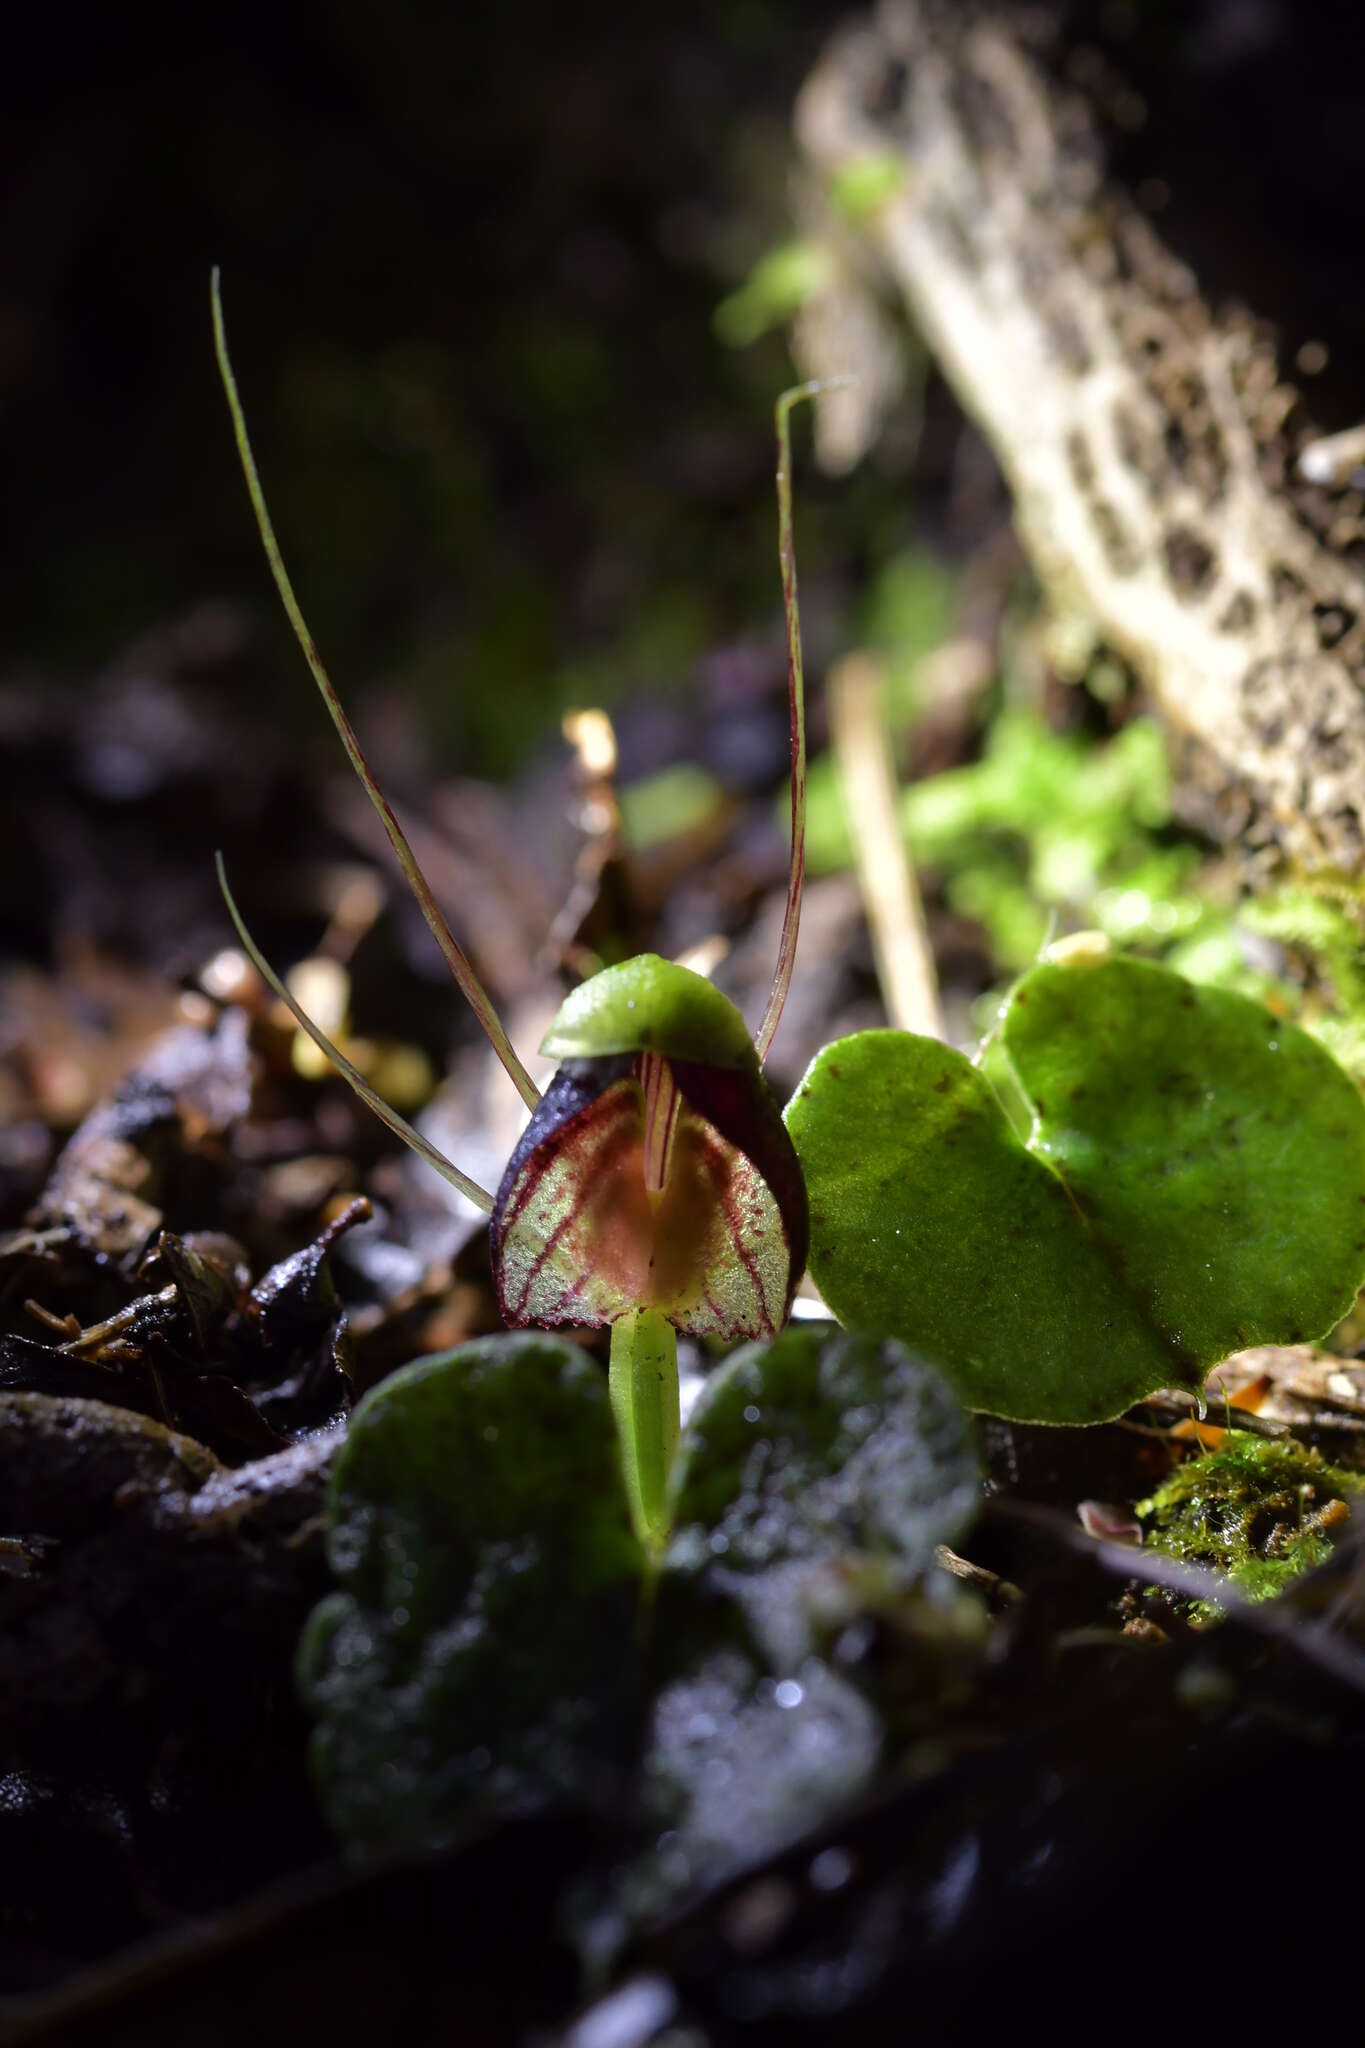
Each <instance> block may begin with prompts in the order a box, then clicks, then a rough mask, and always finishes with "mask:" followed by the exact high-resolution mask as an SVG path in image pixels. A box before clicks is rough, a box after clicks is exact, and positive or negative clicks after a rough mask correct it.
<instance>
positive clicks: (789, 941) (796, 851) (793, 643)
mask: <svg viewBox="0 0 1365 2048" xmlns="http://www.w3.org/2000/svg"><path fill="white" fill-rule="evenodd" d="M852 382H853V379H852V378H850V377H828V378H816V379H814V380H813V381H812V382H810V383H808V384H797V385H795V386H794V387H793V388H792V389H791V390H790V391H784V392H783V393H782V396H781V397H780V398H779V399H778V401H777V405H776V407H775V408H774V417H775V419H776V423H777V558H778V562H779V563H780V565H781V569H782V609H783V612H784V613H785V615H786V621H787V709H788V716H789V719H790V723H791V762H792V765H791V831H792V839H791V863H790V866H789V868H788V870H787V907H786V910H785V912H784V913H783V917H782V937H781V939H780V941H779V942H778V949H777V966H776V968H775V969H774V970H773V985H772V990H771V992H770V994H769V996H768V1007H767V1008H766V1009H765V1010H764V1012H763V1021H762V1022H761V1024H760V1025H759V1027H758V1030H757V1031H756V1032H755V1034H754V1045H755V1048H756V1050H757V1052H758V1057H759V1059H760V1060H765V1059H766V1058H767V1057H768V1048H769V1046H770V1045H771V1044H772V1042H773V1034H774V1032H775V1031H776V1030H777V1024H778V1019H779V1018H780V1017H781V1015H782V1005H783V1004H784V1003H785V1002H786V1000H787V990H788V989H789V988H790V987H791V978H792V969H793V968H794V967H795V965H796V935H797V931H798V928H799V926H800V923H801V893H802V890H803V888H804V886H805V880H806V685H805V674H804V671H803V669H802V665H801V609H800V605H799V603H798V601H797V594H796V542H795V538H794V536H793V533H792V479H791V470H792V445H791V424H790V421H791V411H792V407H793V406H794V405H799V404H800V402H801V400H802V399H803V398H818V397H819V395H820V393H821V392H822V391H836V390H839V389H841V388H842V387H843V386H844V385H846V384H850V383H852Z"/></svg>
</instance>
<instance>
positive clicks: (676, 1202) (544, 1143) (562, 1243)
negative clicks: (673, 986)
mask: <svg viewBox="0 0 1365 2048" xmlns="http://www.w3.org/2000/svg"><path fill="white" fill-rule="evenodd" d="M723 1000H724V999H723V998H721V997H717V1001H723ZM807 1236H808V1220H807V1212H806V1195H805V1187H804V1184H803V1182H802V1179H801V1174H800V1169H799V1167H798V1166H797V1162H796V1154H795V1152H794V1151H793V1149H792V1145H791V1141H790V1139H789V1138H788V1137H787V1133H786V1130H785V1128H784V1127H783V1123H782V1119H781V1115H780V1113H779V1111H778V1107H777V1104H776V1102H775V1100H774V1099H773V1097H772V1095H771V1094H770V1093H769V1090H768V1086H767V1083H766V1082H765V1081H764V1079H763V1076H762V1074H761V1073H760V1071H759V1068H758V1063H757V1060H756V1059H754V1058H753V1057H752V1055H751V1056H750V1061H749V1062H748V1063H747V1064H746V1065H745V1066H727V1067H713V1066H710V1065H707V1064H702V1063H700V1062H697V1061H690V1060H685V1059H678V1058H669V1057H668V1056H667V1055H666V1054H664V1053H661V1052H657V1051H649V1052H635V1053H630V1052H622V1053H611V1054H606V1055H602V1056H598V1057H596V1058H585V1059H568V1060H565V1062H564V1063H563V1065H562V1066H561V1067H560V1069H559V1072H558V1073H557V1074H556V1076H555V1078H554V1080H553V1081H552V1082H551V1084H550V1086H549V1088H548V1089H547V1090H546V1092H545V1095H544V1098H543V1099H542V1101H541V1104H540V1107H539V1108H538V1109H537V1111H536V1113H535V1115H534V1117H533V1118H532V1119H531V1122H530V1124H529V1125H528V1126H527V1129H526V1131H525V1133H524V1134H523V1136H522V1139H521V1142H520V1144H519V1145H518V1146H517V1149H516V1151H515V1152H514V1153H513V1155H512V1157H511V1159H510V1161H509V1162H508V1166H507V1171H506V1173H505V1174H504V1175H503V1179H502V1185H501V1186H500V1187H499V1189H498V1193H497V1198H496V1201H495V1203H494V1208H493V1217H492V1254H493V1278H494V1284H495V1286H496V1288H497V1291H498V1299H499V1304H500V1306H501V1309H502V1313H503V1316H504V1318H505V1319H506V1321H507V1322H508V1323H510V1324H512V1325H513V1326H514V1327H522V1326H525V1325H527V1324H537V1325H540V1326H542V1327H544V1326H548V1325H553V1324H561V1323H572V1324H579V1325H587V1326H589V1327H597V1326H600V1325H602V1324H604V1323H613V1322H615V1321H617V1319H618V1318H619V1317H621V1316H623V1315H626V1314H628V1313H630V1312H631V1311H632V1310H635V1309H640V1308H650V1309H654V1310H656V1311H657V1312H658V1313H659V1314H660V1315H663V1316H665V1317H667V1319H668V1321H669V1322H671V1323H672V1324H673V1325H674V1327H675V1328H676V1329H678V1330H681V1331H683V1332H685V1333H686V1334H688V1335H690V1336H707V1337H720V1338H723V1339H725V1340H727V1341H730V1342H733V1341H736V1340H738V1339H740V1338H747V1337H764V1336H770V1335H772V1334H774V1333H775V1332H776V1331H778V1330H779V1329H780V1328H781V1327H782V1325H783V1323H784V1322H785V1321H786V1318H787V1315H788V1313H789V1311H790V1308H791V1297H792V1294H793V1292H794V1290H795V1287H796V1283H797V1281H798V1280H799V1279H800V1276H801V1273H802V1271H803V1269H804V1266H805V1261H806V1245H807Z"/></svg>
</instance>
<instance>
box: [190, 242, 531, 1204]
mask: <svg viewBox="0 0 1365 2048" xmlns="http://www.w3.org/2000/svg"><path fill="white" fill-rule="evenodd" d="M212 299H213V342H214V348H215V350H216V352H217V356H218V369H219V373H220V375H221V377H222V380H223V390H224V391H225V392H226V394H227V402H228V410H229V412H230V413H231V415H232V431H233V434H234V435H235V437H236V441H237V453H238V455H239V456H240V458H241V464H242V471H243V474H244V475H245V477H246V486H247V490H248V492H249V493H250V496H251V504H252V509H253V510H254V511H255V514H256V524H257V525H258V526H259V528H260V530H261V541H262V543H263V545H264V547H265V553H266V560H267V561H268V562H269V564H270V573H271V575H272V576H273V577H274V579H275V588H276V589H277V590H278V591H279V593H280V599H281V601H282V603H283V605H284V608H285V611H286V613H287V614H288V617H289V623H290V625H291V626H292V627H293V629H294V637H295V639H296V640H297V641H298V643H299V646H300V647H301V648H302V650H303V657H304V660H305V661H306V662H307V663H308V666H309V668H310V669H311V671H312V675H313V681H314V682H315V683H316V684H317V686H318V689H319V690H320V691H321V693H322V701H323V703H324V704H325V705H326V706H327V709H328V711H329V712H330V713H331V715H332V723H333V725H335V727H336V729H337V731H338V732H339V733H340V735H341V743H342V745H343V746H344V747H345V749H346V752H347V754H348V755H349V756H350V760H351V766H352V767H353V768H354V769H355V772H356V774H357V775H358V776H359V777H360V780H361V782H362V783H363V785H364V788H365V793H366V795H367V796H368V797H369V799H370V802H371V803H372V804H373V805H374V807H375V809H376V811H378V813H379V816H380V819H381V821H382V823H383V826H384V830H385V831H386V832H387V833H388V835H389V844H390V845H391V846H392V848H393V850H394V852H395V854H396V855H397V856H398V864H399V866H400V867H401V868H402V870H403V875H404V879H405V880H406V882H407V885H408V887H409V888H410V889H411V891H412V893H413V895H414V896H415V897H416V899H417V902H418V905H419V906H420V908H421V912H422V915H423V917H424V918H425V919H426V921H427V924H428V926H429V927H430V930H431V935H432V937H433V938H434V939H435V941H436V943H437V945H438V946H439V947H440V949H441V951H442V953H443V954H444V955H445V959H446V964H447V966H448V967H449V968H450V971H451V973H452V974H453V975H454V977H455V980H456V982H457V983H458V984H459V987H460V989H461V990H462V992H463V994H464V997H465V1000H466V1001H467V1002H468V1004H469V1007H470V1008H471V1009H472V1010H473V1012H474V1015H475V1016H476V1017H477V1018H478V1020H479V1023H480V1024H481V1025H482V1026H483V1029H484V1031H485V1032H486V1034H487V1036H488V1039H489V1042H490V1044H491V1045H492V1047H493V1050H494V1052H495V1053H496V1054H497V1056H498V1058H499V1059H500V1060H501V1061H502V1064H503V1066H504V1067H505V1068H506V1069H507V1072H508V1074H509V1075H510V1076H511V1078H512V1081H513V1082H514V1084H515V1086H516V1088H517V1090H518V1092H519V1094H520V1095H521V1097H522V1100H523V1101H524V1102H525V1103H526V1104H527V1106H528V1107H529V1108H531V1109H534V1108H535V1106H536V1104H537V1103H538V1102H539V1100H540V1091H539V1089H538V1088H537V1087H536V1084H535V1082H534V1081H533V1080H532V1079H531V1077H530V1075H529V1074H528V1073H527V1071H526V1069H525V1067H524V1066H523V1065H522V1063H521V1061H520V1060H519V1059H518V1058H517V1055H516V1053H515V1052H514V1051H513V1049H512V1044H511V1041H510V1039H509V1038H508V1036H507V1033H506V1032H505V1031H504V1030H503V1028H502V1023H501V1020H500V1019H499V1017H498V1014H497V1011H496V1010H495V1009H494V1008H493V1005H492V1003H491V1002H490V1001H489V999H488V995H487V993H486V991H485V989H484V987H483V984H482V982H481V981H480V980H479V977H478V975H477V974H476V973H475V972H474V969H473V967H472V966H471V965H470V963H469V960H468V958H467V957H466V955H465V953H464V951H463V949H462V948H461V947H460V945H459V943H458V942H457V940H456V938H455V934H454V933H453V932H452V931H451V929H450V926H449V925H448V924H447V922H446V920H445V917H444V916H443V915H442V913H441V910H440V907H439V905H438V904H437V902H436V898H435V897H434V896H433V894H432V892H431V888H430V886H429V884H428V882H427V879H426V876H425V875H424V874H423V873H422V870H421V868H420V867H419V866H418V865H417V857H416V855H415V854H414V853H413V851H412V848H411V847H410V846H409V845H408V842H407V839H406V837H405V835H404V832H403V828H402V826H401V825H400V824H399V822H398V820H397V818H396V817H395V816H394V811H393V806H392V805H391V804H390V802H389V800H388V798H387V797H386V796H385V794H384V792H383V790H382V789H381V788H380V787H379V784H378V783H377V782H376V781H375V779H374V776H373V774H372V773H371V771H370V764H369V762H368V761H367V760H366V759H365V756H364V754H363V753H362V752H361V747H360V741H359V740H358V739H357V738H356V733H355V728H354V726H353V725H352V724H351V721H350V719H349V718H348V717H347V716H346V713H345V712H344V710H343V709H342V707H341V700H340V698H339V697H338V696H337V693H336V691H335V690H334V689H333V687H332V682H331V678H330V677H329V676H328V674H327V671H326V669H325V668H324V667H323V665H322V660H321V657H320V656H319V654H318V651H317V648H316V647H315V645H314V644H313V636H312V634H311V633H310V632H309V630H308V626H307V622H306V621H305V619H304V616H303V613H302V611H301V610H300V609H299V602H298V599H297V598H296V597H295V595H294V586H293V584H292V583H291V582H290V580H289V572H288V570H287V569H286V568H285V566H284V558H283V556H282V555H281V553H280V548H279V543H278V541H277V540H276V538H275V529H274V526H273V525H272V523H271V519H270V513H269V511H268V510H267V508H266V502H265V493H264V491H263V490H262V489H261V480H260V476H259V475H258V473H257V469H256V459H255V457H254V455H253V454H252V452H251V442H250V439H249V438H248V435H247V430H246V416H245V414H244V413H243V411H242V402H241V399H240V398H239V397H238V395H237V380H236V378H235V377H234V376H233V373H232V363H231V361H230V359H229V357H228V345H227V332H226V329H225V327H224V325H223V300H222V293H221V290H220V288H219V281H218V271H217V269H216V267H215V269H214V272H213V278H212ZM309 1028H311V1027H309ZM352 1085H353V1086H354V1085H355V1084H354V1083H352ZM391 1114H392V1113H391V1112H390V1115H391ZM453 1170H454V1169H452V1171H453Z"/></svg>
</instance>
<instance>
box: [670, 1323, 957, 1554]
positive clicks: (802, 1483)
mask: <svg viewBox="0 0 1365 2048" xmlns="http://www.w3.org/2000/svg"><path fill="white" fill-rule="evenodd" d="M977 1491H978V1474H977V1463H976V1455H975V1451H974V1449H973V1445H972V1442H971V1436H970V1432H969V1429H968V1426H967V1422H966V1418H965V1417H964V1415H963V1413H962V1410H961V1408H960V1407H959V1405H958V1403H957V1401H956V1400H955V1399H954V1397H953V1395H952V1394H951V1393H950V1392H949V1390H948V1387H947V1386H946V1385H945V1383H944V1381H943V1379H942V1378H941V1376H940V1375H939V1373H938V1372H937V1371H936V1370H935V1369H934V1368H933V1367H932V1366H929V1365H926V1364H925V1363H924V1361H923V1360H922V1359H919V1358H916V1357H915V1356H914V1354H913V1353H912V1352H910V1351H907V1350H906V1348H905V1347H904V1345H902V1344H898V1343H895V1342H894V1341H888V1340H885V1339H877V1338H875V1337H865V1336H857V1335H849V1334H848V1333H847V1332H845V1331H842V1330H839V1329H837V1328H836V1327H835V1326H834V1325H833V1324H830V1323H793V1324H791V1325H790V1326H789V1327H788V1328H787V1329H786V1330H785V1331H784V1332H783V1333H782V1335H781V1336H780V1337H778V1338H777V1339H776V1340H775V1341H774V1342H773V1343H771V1344H750V1345H746V1346H745V1347H744V1349H743V1350H741V1351H737V1352H735V1353H734V1355H733V1356H732V1357H731V1358H729V1359H728V1360H727V1361H726V1363H725V1364H724V1365H723V1366H722V1367H721V1368H720V1370H719V1371H717V1372H715V1373H713V1374H712V1375H711V1378H710V1379H709V1380H708V1381H707V1383H706V1386H705V1388H704V1389H703V1391H702V1394H701V1396H700V1398H699V1400H698V1402H697V1405H696V1407H695V1408H694V1410H693V1412H692V1415H691V1417H690V1419H689V1421H688V1425H687V1430H686V1432H685V1434H684V1437H683V1443H682V1450H681V1453H680V1455H679V1458H678V1461H677V1463H676V1465H675V1466H674V1474H673V1528H674V1531H675V1534H674V1539H673V1546H672V1550H671V1553H670V1557H671V1561H672V1562H673V1563H674V1564H675V1566H679V1567H682V1568H687V1567H688V1565H689V1564H690V1563H692V1562H694V1561H695V1560H698V1559H701V1558H703V1557H705V1558H707V1559H710V1560H713V1561H720V1562H723V1564H724V1566H725V1568H726V1569H727V1570H729V1571H731V1572H742V1573H745V1574H749V1575H753V1574H761V1573H764V1572H768V1571H772V1570H774V1569H775V1568H777V1567H779V1566H782V1565H786V1564H793V1563H812V1562H813V1563H824V1562H828V1561H829V1559H831V1558H846V1557H848V1556H849V1555H850V1554H858V1555H861V1556H867V1557H882V1558H888V1559H890V1560H892V1561H894V1563H895V1564H896V1566H897V1567H899V1569H900V1570H901V1572H902V1573H903V1574H904V1575H906V1576H913V1575H917V1574H918V1573H920V1572H922V1571H923V1570H924V1569H925V1568H926V1567H927V1566H928V1565H929V1563H930V1562H931V1561H932V1558H933V1553H934V1547H935V1545H936V1544H939V1543H945V1542H950V1541H951V1540H952V1539H953V1538H954V1537H956V1536H957V1535H959V1534H960V1533H961V1531H962V1529H963V1527H964V1526H965V1524H966V1523H967V1522H969V1521H970V1520H971V1518H972V1515H973V1514H974V1512H975V1508H976V1501H977Z"/></svg>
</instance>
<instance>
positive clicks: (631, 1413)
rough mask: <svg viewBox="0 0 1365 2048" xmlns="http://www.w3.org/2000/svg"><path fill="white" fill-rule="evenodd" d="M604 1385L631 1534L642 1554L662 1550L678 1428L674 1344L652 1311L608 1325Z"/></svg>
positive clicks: (667, 1326) (662, 1321)
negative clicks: (607, 1374) (607, 1390)
mask: <svg viewBox="0 0 1365 2048" xmlns="http://www.w3.org/2000/svg"><path fill="white" fill-rule="evenodd" d="M609 1384H610V1390H611V1412H612V1414H613V1416H614V1417H615V1418H616V1432H617V1436H618V1437H619V1439H620V1444H621V1473H622V1477H623V1478H624V1480H625V1485H626V1498H627V1500H628V1501H629V1502H630V1515H631V1520H632V1521H633V1522H634V1524H635V1533H636V1535H637V1536H638V1537H639V1539H640V1541H641V1543H643V1544H644V1546H645V1548H646V1549H647V1550H656V1551H657V1550H661V1549H662V1548H663V1545H664V1543H665V1541H666V1540H667V1537H668V1509H667V1494H668V1475H669V1472H670V1471H671V1469H672V1465H673V1457H674V1453H675V1452H676V1451H677V1448H678V1435H679V1430H680V1423H679V1418H678V1339H677V1335H676V1333H675V1331H674V1328H673V1325H672V1323H670V1322H668V1321H666V1320H665V1318H664V1317H663V1316H661V1315H660V1314H659V1313H658V1311H657V1310H656V1309H652V1308H637V1309H632V1310H631V1312H630V1314H629V1315H625V1316H620V1317H618V1319H617V1320H616V1321H615V1322H614V1323H613V1324H612V1326H611V1373H610V1382H609Z"/></svg>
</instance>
